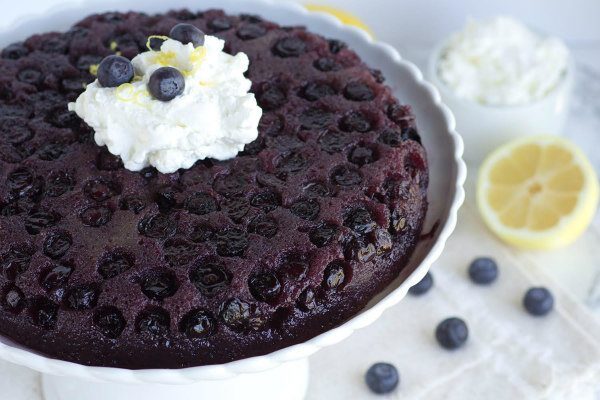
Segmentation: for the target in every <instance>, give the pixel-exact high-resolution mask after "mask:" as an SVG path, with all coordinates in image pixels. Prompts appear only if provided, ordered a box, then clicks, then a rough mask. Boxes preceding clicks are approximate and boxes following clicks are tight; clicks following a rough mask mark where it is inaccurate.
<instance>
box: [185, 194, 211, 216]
mask: <svg viewBox="0 0 600 400" xmlns="http://www.w3.org/2000/svg"><path fill="white" fill-rule="evenodd" d="M185 209H186V210H188V211H189V212H191V213H192V214H196V215H205V214H209V213H211V212H215V211H217V210H218V209H219V208H218V207H217V202H216V201H215V199H214V198H213V197H212V196H211V195H209V194H208V193H194V194H192V195H190V197H188V198H187V200H186V201H185Z"/></svg>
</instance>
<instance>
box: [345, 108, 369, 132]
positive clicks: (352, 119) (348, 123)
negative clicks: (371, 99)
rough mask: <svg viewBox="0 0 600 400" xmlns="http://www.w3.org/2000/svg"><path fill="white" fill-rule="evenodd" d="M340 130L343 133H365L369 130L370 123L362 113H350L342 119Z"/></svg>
mask: <svg viewBox="0 0 600 400" xmlns="http://www.w3.org/2000/svg"><path fill="white" fill-rule="evenodd" d="M340 129H341V130H343V131H344V132H360V133H365V132H368V131H370V130H371V121H369V119H368V118H367V117H366V116H365V115H364V114H363V113H361V112H359V111H352V112H350V113H348V114H346V115H344V116H343V117H342V119H341V120H340Z"/></svg>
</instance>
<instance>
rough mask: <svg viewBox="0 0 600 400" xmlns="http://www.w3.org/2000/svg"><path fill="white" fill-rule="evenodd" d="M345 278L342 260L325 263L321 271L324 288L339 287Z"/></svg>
mask: <svg viewBox="0 0 600 400" xmlns="http://www.w3.org/2000/svg"><path fill="white" fill-rule="evenodd" d="M345 280H346V273H345V271H344V263H343V262H342V261H332V262H331V263H329V265H327V267H326V268H325V271H324V272H323V286H324V287H325V288H326V289H338V288H341V287H342V285H343V284H344V282H345Z"/></svg>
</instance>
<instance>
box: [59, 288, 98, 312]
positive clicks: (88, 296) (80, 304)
mask: <svg viewBox="0 0 600 400" xmlns="http://www.w3.org/2000/svg"><path fill="white" fill-rule="evenodd" d="M99 296H100V290H99V289H98V288H97V287H96V285H93V284H85V285H79V286H75V287H73V288H71V289H69V290H68V292H67V295H66V298H65V304H66V306H67V307H69V308H70V309H72V310H89V309H91V308H94V307H96V303H97V302H98V297H99Z"/></svg>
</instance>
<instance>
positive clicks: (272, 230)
mask: <svg viewBox="0 0 600 400" xmlns="http://www.w3.org/2000/svg"><path fill="white" fill-rule="evenodd" d="M278 230H279V227H278V226H277V221H275V220H274V219H273V218H271V217H267V216H266V215H259V216H257V217H254V219H253V220H252V221H250V223H249V224H248V232H250V233H256V234H257V235H260V236H264V237H266V238H272V237H274V236H275V235H276V234H277V231H278Z"/></svg>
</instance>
